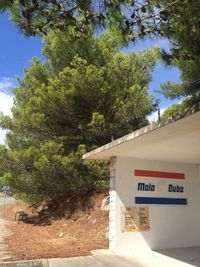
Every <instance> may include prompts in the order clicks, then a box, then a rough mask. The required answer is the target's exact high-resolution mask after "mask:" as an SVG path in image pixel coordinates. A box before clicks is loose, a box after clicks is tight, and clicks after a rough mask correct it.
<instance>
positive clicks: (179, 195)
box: [134, 169, 187, 205]
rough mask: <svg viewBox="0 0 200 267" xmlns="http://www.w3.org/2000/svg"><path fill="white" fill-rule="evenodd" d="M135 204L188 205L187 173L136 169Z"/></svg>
mask: <svg viewBox="0 0 200 267" xmlns="http://www.w3.org/2000/svg"><path fill="white" fill-rule="evenodd" d="M134 177H135V192H136V193H135V204H160V205H187V198H186V192H185V174H184V173H177V172H164V171H157V170H141V169H134Z"/></svg>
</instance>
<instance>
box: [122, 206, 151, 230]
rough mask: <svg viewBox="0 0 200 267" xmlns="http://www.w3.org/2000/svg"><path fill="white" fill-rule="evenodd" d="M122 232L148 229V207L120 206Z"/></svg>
mask: <svg viewBox="0 0 200 267" xmlns="http://www.w3.org/2000/svg"><path fill="white" fill-rule="evenodd" d="M121 212H122V214H121V215H122V232H135V231H149V230H150V223H149V207H144V206H143V207H138V206H126V207H122V209H121Z"/></svg>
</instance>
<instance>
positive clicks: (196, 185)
mask: <svg viewBox="0 0 200 267" xmlns="http://www.w3.org/2000/svg"><path fill="white" fill-rule="evenodd" d="M113 169H114V171H113ZM134 169H143V170H159V171H166V172H179V173H185V180H184V181H181V180H179V181H175V180H174V181H172V179H163V181H161V183H162V184H161V186H160V188H166V186H168V184H169V182H170V183H173V184H174V183H175V184H176V183H177V184H179V185H182V186H183V187H184V192H183V193H170V194H171V195H172V197H173V196H174V197H177V195H178V196H180V197H186V198H187V201H188V204H187V205H158V204H148V205H147V204H145V205H144V206H148V207H149V216H150V231H145V232H122V229H121V224H122V222H121V220H122V216H121V207H123V206H135V205H136V206H141V204H135V196H138V195H140V196H141V195H144V196H152V194H153V196H158V197H160V196H166V197H167V196H168V195H169V192H167V190H164V191H162V190H161V191H162V192H161V191H156V192H138V190H137V186H138V181H141V180H142V181H145V182H146V183H149V182H152V183H157V184H158V183H159V181H160V180H159V179H158V178H151V180H150V178H144V177H135V176H134ZM113 177H114V178H113ZM113 180H114V182H113ZM110 205H111V206H110V208H111V211H110V236H109V238H110V249H111V250H114V251H116V252H118V253H121V254H132V253H134V252H136V251H144V249H153V250H155V249H156V250H157V249H166V248H175V247H190V246H197V245H200V166H198V165H192V164H180V163H169V162H160V161H149V160H140V159H133V158H118V157H117V158H116V162H114V164H113V166H112V184H111V204H110Z"/></svg>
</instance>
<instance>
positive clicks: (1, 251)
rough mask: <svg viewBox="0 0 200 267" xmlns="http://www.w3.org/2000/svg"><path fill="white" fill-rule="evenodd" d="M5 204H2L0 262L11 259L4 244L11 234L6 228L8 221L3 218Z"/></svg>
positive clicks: (0, 213) (0, 212) (0, 211)
mask: <svg viewBox="0 0 200 267" xmlns="http://www.w3.org/2000/svg"><path fill="white" fill-rule="evenodd" d="M3 208H4V206H3V205H0V262H1V261H3V260H6V259H9V258H10V257H9V255H8V254H7V253H6V245H5V244H4V238H5V237H7V236H9V234H10V233H9V232H8V231H7V229H6V221H5V220H4V219H3V218H2V216H1V215H2V209H3Z"/></svg>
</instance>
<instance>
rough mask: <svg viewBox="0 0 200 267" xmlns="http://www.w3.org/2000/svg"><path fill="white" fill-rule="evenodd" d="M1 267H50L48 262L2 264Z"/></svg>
mask: <svg viewBox="0 0 200 267" xmlns="http://www.w3.org/2000/svg"><path fill="white" fill-rule="evenodd" d="M0 267H49V264H48V260H31V261H13V262H0Z"/></svg>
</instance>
